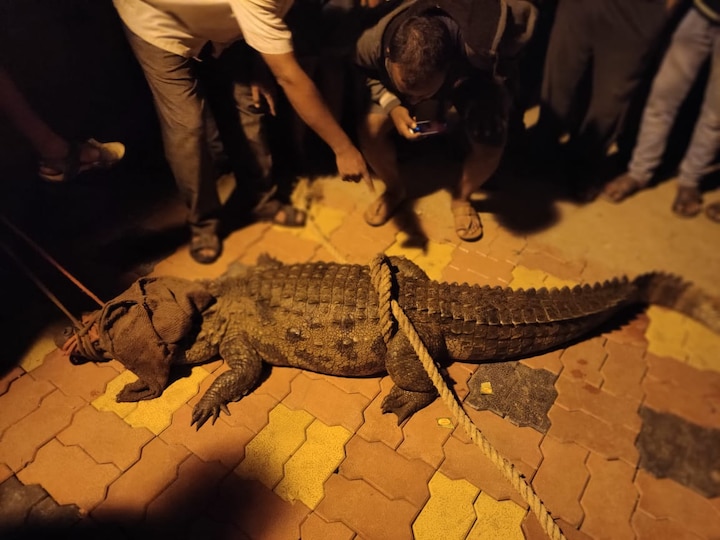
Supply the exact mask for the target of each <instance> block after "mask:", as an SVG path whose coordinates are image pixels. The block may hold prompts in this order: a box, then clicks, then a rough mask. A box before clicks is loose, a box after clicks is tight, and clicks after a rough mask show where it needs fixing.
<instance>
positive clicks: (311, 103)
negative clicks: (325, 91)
mask: <svg viewBox="0 0 720 540" xmlns="http://www.w3.org/2000/svg"><path fill="white" fill-rule="evenodd" d="M262 57H263V59H264V60H265V62H266V63H267V65H268V67H269V68H270V70H271V71H272V72H273V75H275V78H276V79H277V82H278V84H279V85H280V86H281V87H282V89H283V90H284V91H285V95H286V96H287V98H288V100H289V101H290V104H291V105H292V106H293V108H294V109H295V111H296V112H297V113H298V115H299V116H300V118H302V120H303V121H304V122H305V123H306V124H307V125H308V126H309V127H310V129H312V130H313V131H314V132H315V133H317V134H318V136H319V137H320V138H321V139H322V140H323V141H325V142H326V143H327V145H328V146H329V147H330V148H331V149H332V150H333V152H334V153H335V160H336V162H337V168H338V173H339V174H340V176H341V177H342V179H343V180H350V181H354V182H359V181H360V180H364V181H365V182H366V183H367V185H368V187H369V188H370V190H371V191H374V188H373V184H372V179H371V178H370V175H369V173H368V170H367V165H366V163H365V160H364V159H363V157H362V154H361V153H360V151H359V150H358V149H357V148H355V145H354V144H353V143H352V141H351V140H350V137H348V135H347V134H346V133H345V131H343V129H342V128H341V127H340V124H338V122H337V120H336V119H335V118H334V117H333V115H332V113H331V112H330V110H329V109H328V107H327V105H325V101H324V100H323V98H322V96H321V95H320V92H319V91H318V89H317V87H316V86H315V83H313V81H312V79H310V77H308V76H307V74H306V73H305V71H304V70H303V69H302V67H300V64H298V62H297V60H296V58H295V55H294V54H293V53H285V54H263V55H262Z"/></svg>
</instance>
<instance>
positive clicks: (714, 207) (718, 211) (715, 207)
mask: <svg viewBox="0 0 720 540" xmlns="http://www.w3.org/2000/svg"><path fill="white" fill-rule="evenodd" d="M705 215H706V216H707V217H708V218H709V219H710V220H711V221H714V222H715V223H720V201H719V202H714V203H712V204H708V205H707V206H706V207H705Z"/></svg>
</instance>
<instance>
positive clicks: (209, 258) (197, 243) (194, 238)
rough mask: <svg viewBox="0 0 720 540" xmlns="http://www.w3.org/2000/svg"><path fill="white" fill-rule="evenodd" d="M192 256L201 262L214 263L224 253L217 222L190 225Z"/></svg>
mask: <svg viewBox="0 0 720 540" xmlns="http://www.w3.org/2000/svg"><path fill="white" fill-rule="evenodd" d="M190 234H191V236H190V256H191V257H192V258H193V260H194V261H195V262H198V263H200V264H212V263H214V262H215V261H217V260H218V258H219V257H220V254H221V253H222V243H221V242H220V237H219V236H218V234H217V224H216V223H211V224H207V225H190Z"/></svg>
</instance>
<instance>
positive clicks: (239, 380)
mask: <svg viewBox="0 0 720 540" xmlns="http://www.w3.org/2000/svg"><path fill="white" fill-rule="evenodd" d="M219 352H220V356H221V357H222V358H224V359H225V361H226V362H227V364H228V365H229V366H230V370H229V371H225V372H224V373H221V374H220V375H219V376H218V378H217V379H215V381H213V383H212V385H211V386H210V388H208V390H207V392H205V395H204V396H203V397H202V399H200V401H199V402H198V403H197V405H195V408H194V409H193V414H192V422H191V425H192V424H197V429H200V428H201V427H202V425H203V424H204V423H205V422H207V421H208V420H209V419H210V418H211V417H212V423H213V424H214V423H215V420H217V418H218V416H220V412H221V411H222V412H224V413H225V414H228V415H229V414H230V411H228V408H227V404H228V403H229V402H231V401H238V400H239V399H240V398H242V397H243V396H244V395H245V394H247V393H248V392H249V391H250V390H252V389H253V387H254V386H255V385H256V384H257V382H258V380H259V379H260V374H261V372H262V359H261V358H260V355H259V354H258V353H257V351H256V350H255V349H253V348H252V347H251V346H250V344H249V343H248V342H247V340H246V339H244V338H242V337H240V336H236V337H234V338H228V339H225V340H224V341H223V342H222V343H221V344H220V351H219Z"/></svg>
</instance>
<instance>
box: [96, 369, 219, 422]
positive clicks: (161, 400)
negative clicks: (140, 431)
mask: <svg viewBox="0 0 720 540" xmlns="http://www.w3.org/2000/svg"><path fill="white" fill-rule="evenodd" d="M208 375H210V373H208V371H207V370H206V369H204V368H202V367H200V366H195V367H194V368H193V369H192V372H191V373H190V376H189V377H184V378H182V379H179V380H177V381H175V382H173V383H172V384H171V385H170V386H168V387H167V388H166V389H165V391H164V392H163V393H162V395H161V396H160V397H158V398H155V399H150V400H145V401H138V402H137V403H117V402H116V401H115V396H116V395H117V394H118V392H120V391H121V390H122V389H123V387H124V386H125V385H126V384H128V383H131V382H134V381H135V380H137V375H135V374H134V373H132V372H131V371H129V370H125V371H123V372H122V373H121V374H120V375H118V376H117V377H115V378H114V379H113V380H112V381H110V382H109V383H108V385H107V388H106V389H105V393H104V394H103V395H102V396H100V397H98V398H97V399H95V400H94V401H93V402H92V405H93V407H95V408H96V409H98V410H100V411H111V412H114V413H115V414H117V415H118V416H119V417H120V418H122V419H123V420H125V422H127V423H128V424H130V425H131V426H133V427H145V428H147V429H149V430H150V431H151V432H153V433H154V434H155V435H158V434H160V433H161V432H162V431H163V430H164V429H166V428H167V427H169V426H170V423H171V422H172V415H173V413H175V411H177V410H178V409H179V408H180V407H181V406H182V405H183V404H184V403H187V401H188V400H189V399H190V398H192V397H193V396H195V395H196V394H197V393H198V390H199V388H200V383H201V382H202V380H203V379H204V378H205V377H207V376H208Z"/></svg>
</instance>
